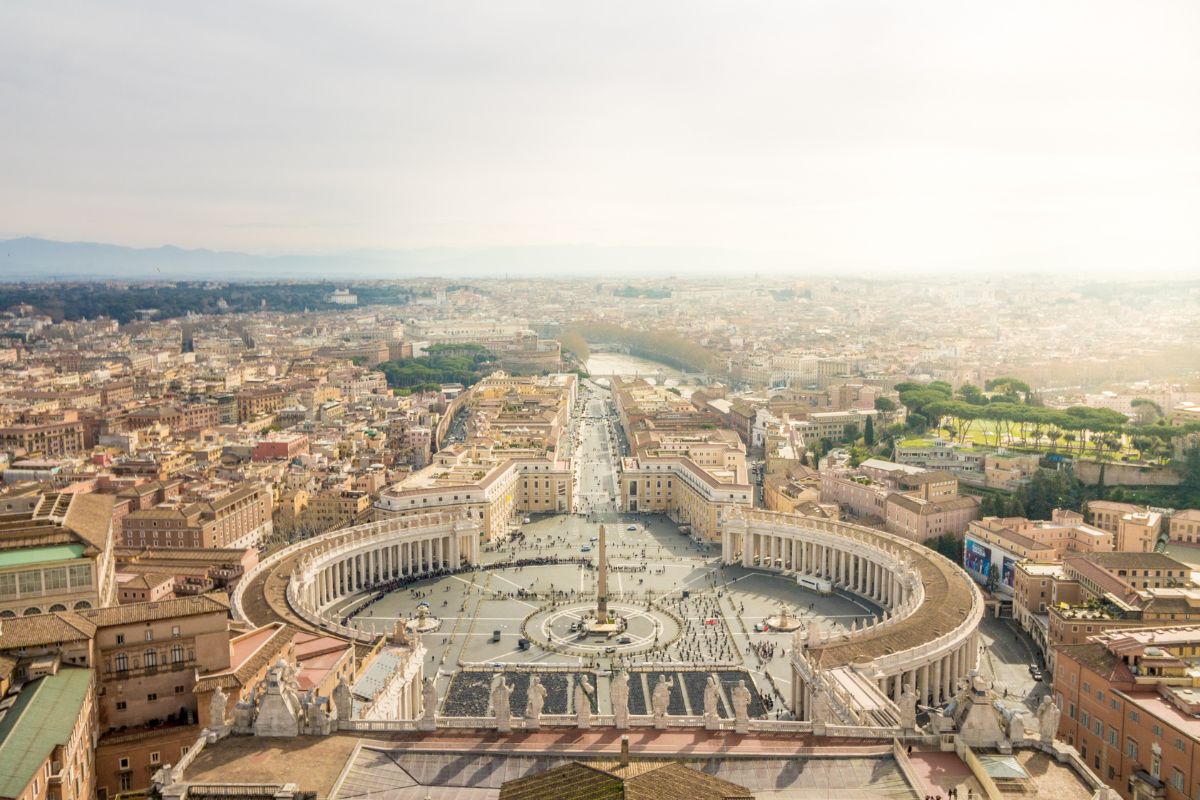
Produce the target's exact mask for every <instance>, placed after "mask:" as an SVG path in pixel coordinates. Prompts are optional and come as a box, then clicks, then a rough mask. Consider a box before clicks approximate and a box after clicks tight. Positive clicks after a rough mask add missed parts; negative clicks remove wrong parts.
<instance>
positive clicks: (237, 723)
mask: <svg viewBox="0 0 1200 800" xmlns="http://www.w3.org/2000/svg"><path fill="white" fill-rule="evenodd" d="M255 710H256V709H255V707H254V701H253V700H239V701H238V703H237V705H235V706H234V707H233V732H234V733H254V714H255Z"/></svg>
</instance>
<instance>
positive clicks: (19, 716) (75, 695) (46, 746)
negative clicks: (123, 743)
mask: <svg viewBox="0 0 1200 800" xmlns="http://www.w3.org/2000/svg"><path fill="white" fill-rule="evenodd" d="M95 708H96V686H95V678H94V675H93V673H92V671H91V670H90V669H86V668H82V667H73V666H65V665H63V664H62V663H61V661H60V660H58V659H57V658H50V659H47V660H46V661H45V662H44V663H42V664H40V665H38V667H37V669H36V670H34V671H32V672H31V673H30V675H29V680H28V682H25V683H22V684H21V686H20V688H17V689H15V690H14V691H11V692H9V693H8V694H7V695H6V696H5V697H4V700H3V702H2V703H0V798H4V799H5V800H9V798H11V799H12V800H91V798H92V791H93V786H94V780H93V778H94V774H93V770H92V754H93V745H94V742H95V740H96V713H95Z"/></svg>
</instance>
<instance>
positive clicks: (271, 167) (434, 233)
mask: <svg viewBox="0 0 1200 800" xmlns="http://www.w3.org/2000/svg"><path fill="white" fill-rule="evenodd" d="M3 23H4V24H3V25H0V50H2V51H3V53H4V63H5V67H6V68H5V70H4V74H5V77H4V79H3V80H2V81H0V104H2V107H3V108H4V112H3V114H4V122H5V125H4V128H5V146H4V148H3V152H2V153H0V186H2V187H3V188H2V189H0V236H3V237H4V238H9V239H14V238H20V237H26V236H31V237H41V238H45V239H51V240H57V241H63V242H100V243H107V244H115V245H124V246H130V247H139V248H146V247H157V246H161V245H173V246H177V247H181V248H202V249H208V250H216V251H234V252H247V253H252V254H258V255H271V256H308V257H314V256H317V257H321V258H320V265H321V268H322V269H328V268H330V267H332V266H333V265H335V264H337V263H338V261H339V258H340V261H341V263H342V264H343V265H344V267H345V268H346V269H348V270H349V272H350V273H351V274H356V275H359V276H364V275H367V274H370V275H373V276H375V277H387V276H388V271H389V269H390V270H393V271H395V272H398V273H400V274H404V275H413V274H427V273H428V272H429V271H431V270H432V269H434V268H436V265H438V264H443V263H446V262H449V263H450V264H451V265H452V266H451V269H452V270H454V271H456V272H459V273H462V274H472V275H483V274H488V273H489V272H490V273H496V272H507V273H513V272H516V273H526V274H528V273H534V272H536V273H539V274H547V273H557V274H581V275H585V274H589V273H591V272H594V271H597V270H599V271H603V272H605V273H611V272H612V271H618V272H631V273H644V271H645V270H647V269H649V270H652V271H654V272H657V273H660V274H661V273H689V272H703V273H705V274H714V273H724V272H727V271H730V270H736V271H742V272H747V271H772V272H787V273H805V274H811V273H814V272H815V273H818V274H830V273H837V274H845V273H846V272H847V271H850V272H853V273H856V274H871V275H897V274H905V273H913V272H917V273H929V272H939V273H945V272H954V273H979V272H988V273H997V272H1020V273H1029V272H1037V273H1059V274H1061V273H1063V272H1071V273H1074V274H1078V275H1083V276H1089V277H1091V276H1105V277H1123V276H1124V277H1128V276H1131V275H1137V276H1145V275H1148V274H1169V275H1176V276H1187V275H1194V274H1196V272H1197V269H1198V267H1200V230H1198V229H1197V227H1196V226H1195V225H1194V224H1192V222H1193V221H1194V220H1195V219H1196V218H1197V217H1200V104H1197V103H1196V102H1195V98H1196V97H1197V96H1200V50H1198V49H1197V48H1196V47H1195V42H1196V33H1197V30H1198V29H1200V10H1198V9H1197V7H1196V5H1195V4H1194V3H1191V2H1187V1H1186V0H1179V2H1161V3H1154V4H1148V5H1139V6H1136V7H1135V6H1133V5H1131V4H1129V3H1127V2H1087V3H1052V4H1046V3H1039V2H1016V3H1005V4H1003V5H996V4H983V3H960V2H950V1H949V0H937V1H931V2H913V3H902V4H901V3H867V2H852V3H846V2H813V3H782V2H781V3H770V2H768V3H755V4H752V5H750V6H736V5H732V4H724V3H712V4H696V3H691V2H649V3H638V4H636V7H635V6H628V7H625V8H620V7H618V8H613V7H610V6H603V7H601V6H585V5H582V4H571V3H544V2H541V3H537V2H518V3H491V2H474V3H472V2H468V3H450V4H445V3H437V4H428V3H401V4H392V3H355V4H353V6H352V7H350V8H345V9H338V13H337V14H333V15H331V14H330V13H329V9H328V7H327V6H326V5H324V4H321V3H315V4H314V3H286V4H278V3H258V2H254V3H236V4H232V3H212V4H204V6H203V7H200V8H196V7H192V6H172V5H168V4H161V3H152V2H142V3H139V2H117V3H105V4H103V5H100V6H98V5H95V4H87V3H73V2H50V3H36V4H21V5H10V6H9V7H7V8H5V9H4V11H3ZM425 248H448V249H449V250H450V252H449V253H436V254H434V257H433V258H431V255H430V253H428V252H417V253H413V252H410V251H413V250H417V251H423V250H424V249H425ZM27 250H28V249H27V248H22V249H20V251H19V252H18V253H16V254H15V255H12V256H11V257H10V260H9V261H8V262H7V264H4V263H3V262H0V264H3V265H0V270H3V271H4V272H5V273H6V274H4V275H3V277H8V278H12V277H14V276H16V275H22V274H26V271H27V270H31V269H32V270H35V271H36V272H35V274H41V273H42V272H43V270H44V271H46V272H48V273H50V274H53V273H55V272H56V271H57V272H62V271H63V269H62V268H61V265H62V264H67V263H69V262H67V261H64V260H62V259H61V258H60V260H57V261H56V260H55V258H56V257H58V255H59V254H58V251H53V253H52V254H47V253H46V252H44V250H33V251H32V252H27ZM381 250H383V251H387V252H384V253H380V252H379V251H381ZM362 251H374V255H373V257H369V258H365V257H363V253H362ZM397 251H399V252H397ZM160 255H161V261H160V268H164V267H165V271H167V272H168V273H169V272H170V270H171V269H173V268H175V266H176V263H177V262H176V261H175V260H173V258H172V257H171V254H170V253H167V254H160ZM330 255H333V256H336V257H335V258H328V256H330ZM343 256H344V257H343ZM381 262H382V263H381ZM293 263H294V264H300V265H303V263H304V262H303V261H302V260H300V259H295V260H286V261H285V262H284V264H283V265H282V266H283V267H285V268H286V266H288V265H290V264H293ZM203 264H204V268H206V269H217V270H218V271H220V270H222V269H224V270H228V274H240V275H242V276H243V277H245V276H246V273H245V269H246V265H250V268H251V269H252V271H253V273H254V277H272V275H271V274H270V273H271V269H272V266H271V265H270V264H269V263H268V264H261V263H255V262H251V261H246V260H243V261H240V262H239V261H236V260H232V259H226V260H224V261H222V260H221V259H204V260H203ZM431 264H432V265H434V266H430V265H431ZM277 266H279V265H277ZM179 268H181V269H182V268H183V267H182V266H180V267H179Z"/></svg>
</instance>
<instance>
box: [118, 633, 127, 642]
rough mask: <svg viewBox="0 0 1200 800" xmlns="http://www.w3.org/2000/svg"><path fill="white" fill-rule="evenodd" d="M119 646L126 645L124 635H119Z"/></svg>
mask: <svg viewBox="0 0 1200 800" xmlns="http://www.w3.org/2000/svg"><path fill="white" fill-rule="evenodd" d="M117 644H125V634H123V633H118V634H117Z"/></svg>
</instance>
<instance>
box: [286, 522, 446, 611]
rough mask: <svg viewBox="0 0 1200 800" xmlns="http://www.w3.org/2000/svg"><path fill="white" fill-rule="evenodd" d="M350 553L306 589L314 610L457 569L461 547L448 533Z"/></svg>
mask: <svg viewBox="0 0 1200 800" xmlns="http://www.w3.org/2000/svg"><path fill="white" fill-rule="evenodd" d="M361 544H362V547H361V548H360V549H359V550H358V551H357V552H353V553H349V554H346V555H345V556H344V557H342V558H339V559H337V560H333V561H331V562H330V563H328V564H324V565H323V566H322V568H321V570H320V571H319V572H318V573H317V576H316V580H315V581H314V582H313V583H312V584H311V585H310V587H309V593H310V594H309V596H308V598H307V599H308V600H309V602H310V604H311V605H314V606H316V607H318V608H320V607H324V606H326V605H328V604H329V603H332V602H334V601H335V600H338V599H339V598H341V597H345V596H346V595H351V594H355V593H356V592H361V591H363V590H364V589H369V588H370V587H372V586H375V585H376V584H380V583H384V582H386V581H390V580H397V579H401V578H413V577H419V576H421V575H427V574H429V573H433V572H437V571H439V570H449V569H455V568H456V567H458V566H461V564H462V560H461V556H460V550H461V544H460V542H459V540H458V537H456V536H454V535H453V534H451V533H442V534H439V535H436V536H432V535H425V536H419V537H418V538H416V539H413V540H411V541H403V542H394V543H388V544H382V543H380V544H373V543H371V542H363V543H361Z"/></svg>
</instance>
